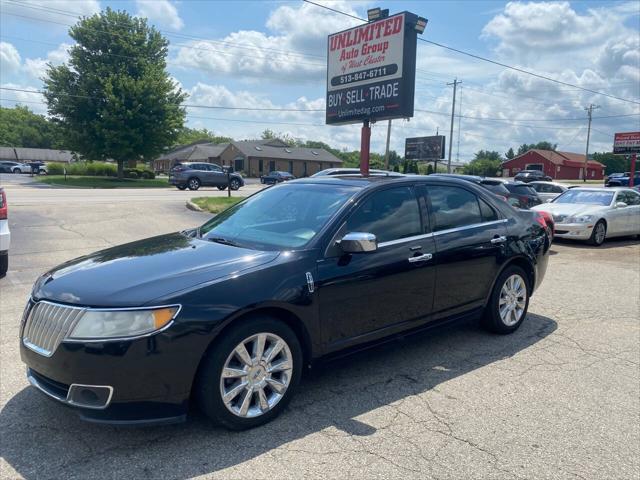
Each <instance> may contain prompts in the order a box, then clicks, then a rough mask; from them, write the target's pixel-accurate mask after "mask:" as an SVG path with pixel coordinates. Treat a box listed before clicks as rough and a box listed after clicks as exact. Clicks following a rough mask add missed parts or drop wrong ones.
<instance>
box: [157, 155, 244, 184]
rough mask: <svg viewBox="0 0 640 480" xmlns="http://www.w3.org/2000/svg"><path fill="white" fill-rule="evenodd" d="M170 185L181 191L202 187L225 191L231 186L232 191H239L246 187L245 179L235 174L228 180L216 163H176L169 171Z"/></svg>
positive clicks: (231, 174)
mask: <svg viewBox="0 0 640 480" xmlns="http://www.w3.org/2000/svg"><path fill="white" fill-rule="evenodd" d="M169 183H170V184H171V185H175V186H176V187H178V189H179V190H184V189H186V188H188V189H189V190H198V189H199V188H200V187H218V190H224V189H226V188H228V187H229V186H230V187H231V190H238V189H239V188H240V187H242V186H244V179H243V178H242V175H240V174H239V173H235V172H234V173H230V174H229V180H227V174H226V173H225V172H224V170H223V169H222V167H221V166H220V165H216V164H215V163H206V162H202V163H198V162H181V163H176V164H175V165H174V167H173V168H172V169H171V170H170V171H169Z"/></svg>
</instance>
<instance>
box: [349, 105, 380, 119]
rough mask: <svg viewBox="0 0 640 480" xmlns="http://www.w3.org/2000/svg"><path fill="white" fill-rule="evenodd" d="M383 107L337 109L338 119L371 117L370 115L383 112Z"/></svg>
mask: <svg viewBox="0 0 640 480" xmlns="http://www.w3.org/2000/svg"><path fill="white" fill-rule="evenodd" d="M384 110H385V106H384V105H378V106H376V107H357V108H345V109H338V111H337V114H338V118H344V117H352V116H356V115H358V116H359V115H371V114H372V113H380V112H384Z"/></svg>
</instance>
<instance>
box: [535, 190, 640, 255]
mask: <svg viewBox="0 0 640 480" xmlns="http://www.w3.org/2000/svg"><path fill="white" fill-rule="evenodd" d="M533 210H544V211H547V212H549V213H551V214H552V215H553V219H554V221H555V229H556V230H555V236H557V237H559V238H569V239H574V240H587V241H588V242H589V243H591V244H592V245H596V246H600V245H602V244H603V243H604V241H605V239H606V238H611V237H620V236H625V235H640V193H638V192H636V191H635V190H632V189H630V188H603V187H594V188H585V187H580V188H572V189H569V190H567V191H566V192H564V193H563V194H562V195H560V196H558V197H556V198H555V199H554V200H552V202H551V203H545V204H543V205H538V206H537V207H534V208H533Z"/></svg>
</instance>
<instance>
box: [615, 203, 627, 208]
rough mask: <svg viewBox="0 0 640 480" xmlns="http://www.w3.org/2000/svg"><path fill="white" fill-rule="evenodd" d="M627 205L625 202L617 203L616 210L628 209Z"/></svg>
mask: <svg viewBox="0 0 640 480" xmlns="http://www.w3.org/2000/svg"><path fill="white" fill-rule="evenodd" d="M626 206H627V204H626V203H624V202H616V208H624V207H626Z"/></svg>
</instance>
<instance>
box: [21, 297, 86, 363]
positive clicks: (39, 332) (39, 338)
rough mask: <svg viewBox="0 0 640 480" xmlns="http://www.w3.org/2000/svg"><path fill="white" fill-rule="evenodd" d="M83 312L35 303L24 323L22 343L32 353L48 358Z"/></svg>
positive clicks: (77, 309) (47, 303)
mask: <svg viewBox="0 0 640 480" xmlns="http://www.w3.org/2000/svg"><path fill="white" fill-rule="evenodd" d="M84 310H85V309H84V308H79V307H69V306H67V305H59V304H56V303H51V302H44V301H43V302H38V303H36V304H35V305H34V306H33V307H32V308H31V311H30V312H29V314H28V317H27V320H26V322H25V325H24V330H23V331H22V343H24V345H25V347H27V348H30V349H31V350H33V351H34V352H37V353H39V354H40V355H44V356H45V357H50V356H51V355H53V352H55V351H56V349H57V348H58V346H59V345H60V343H61V342H62V340H63V339H64V338H65V337H66V336H67V335H68V334H69V332H71V331H72V330H73V328H74V327H75V326H76V323H77V322H78V320H79V319H80V317H81V316H82V313H83V312H84Z"/></svg>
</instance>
